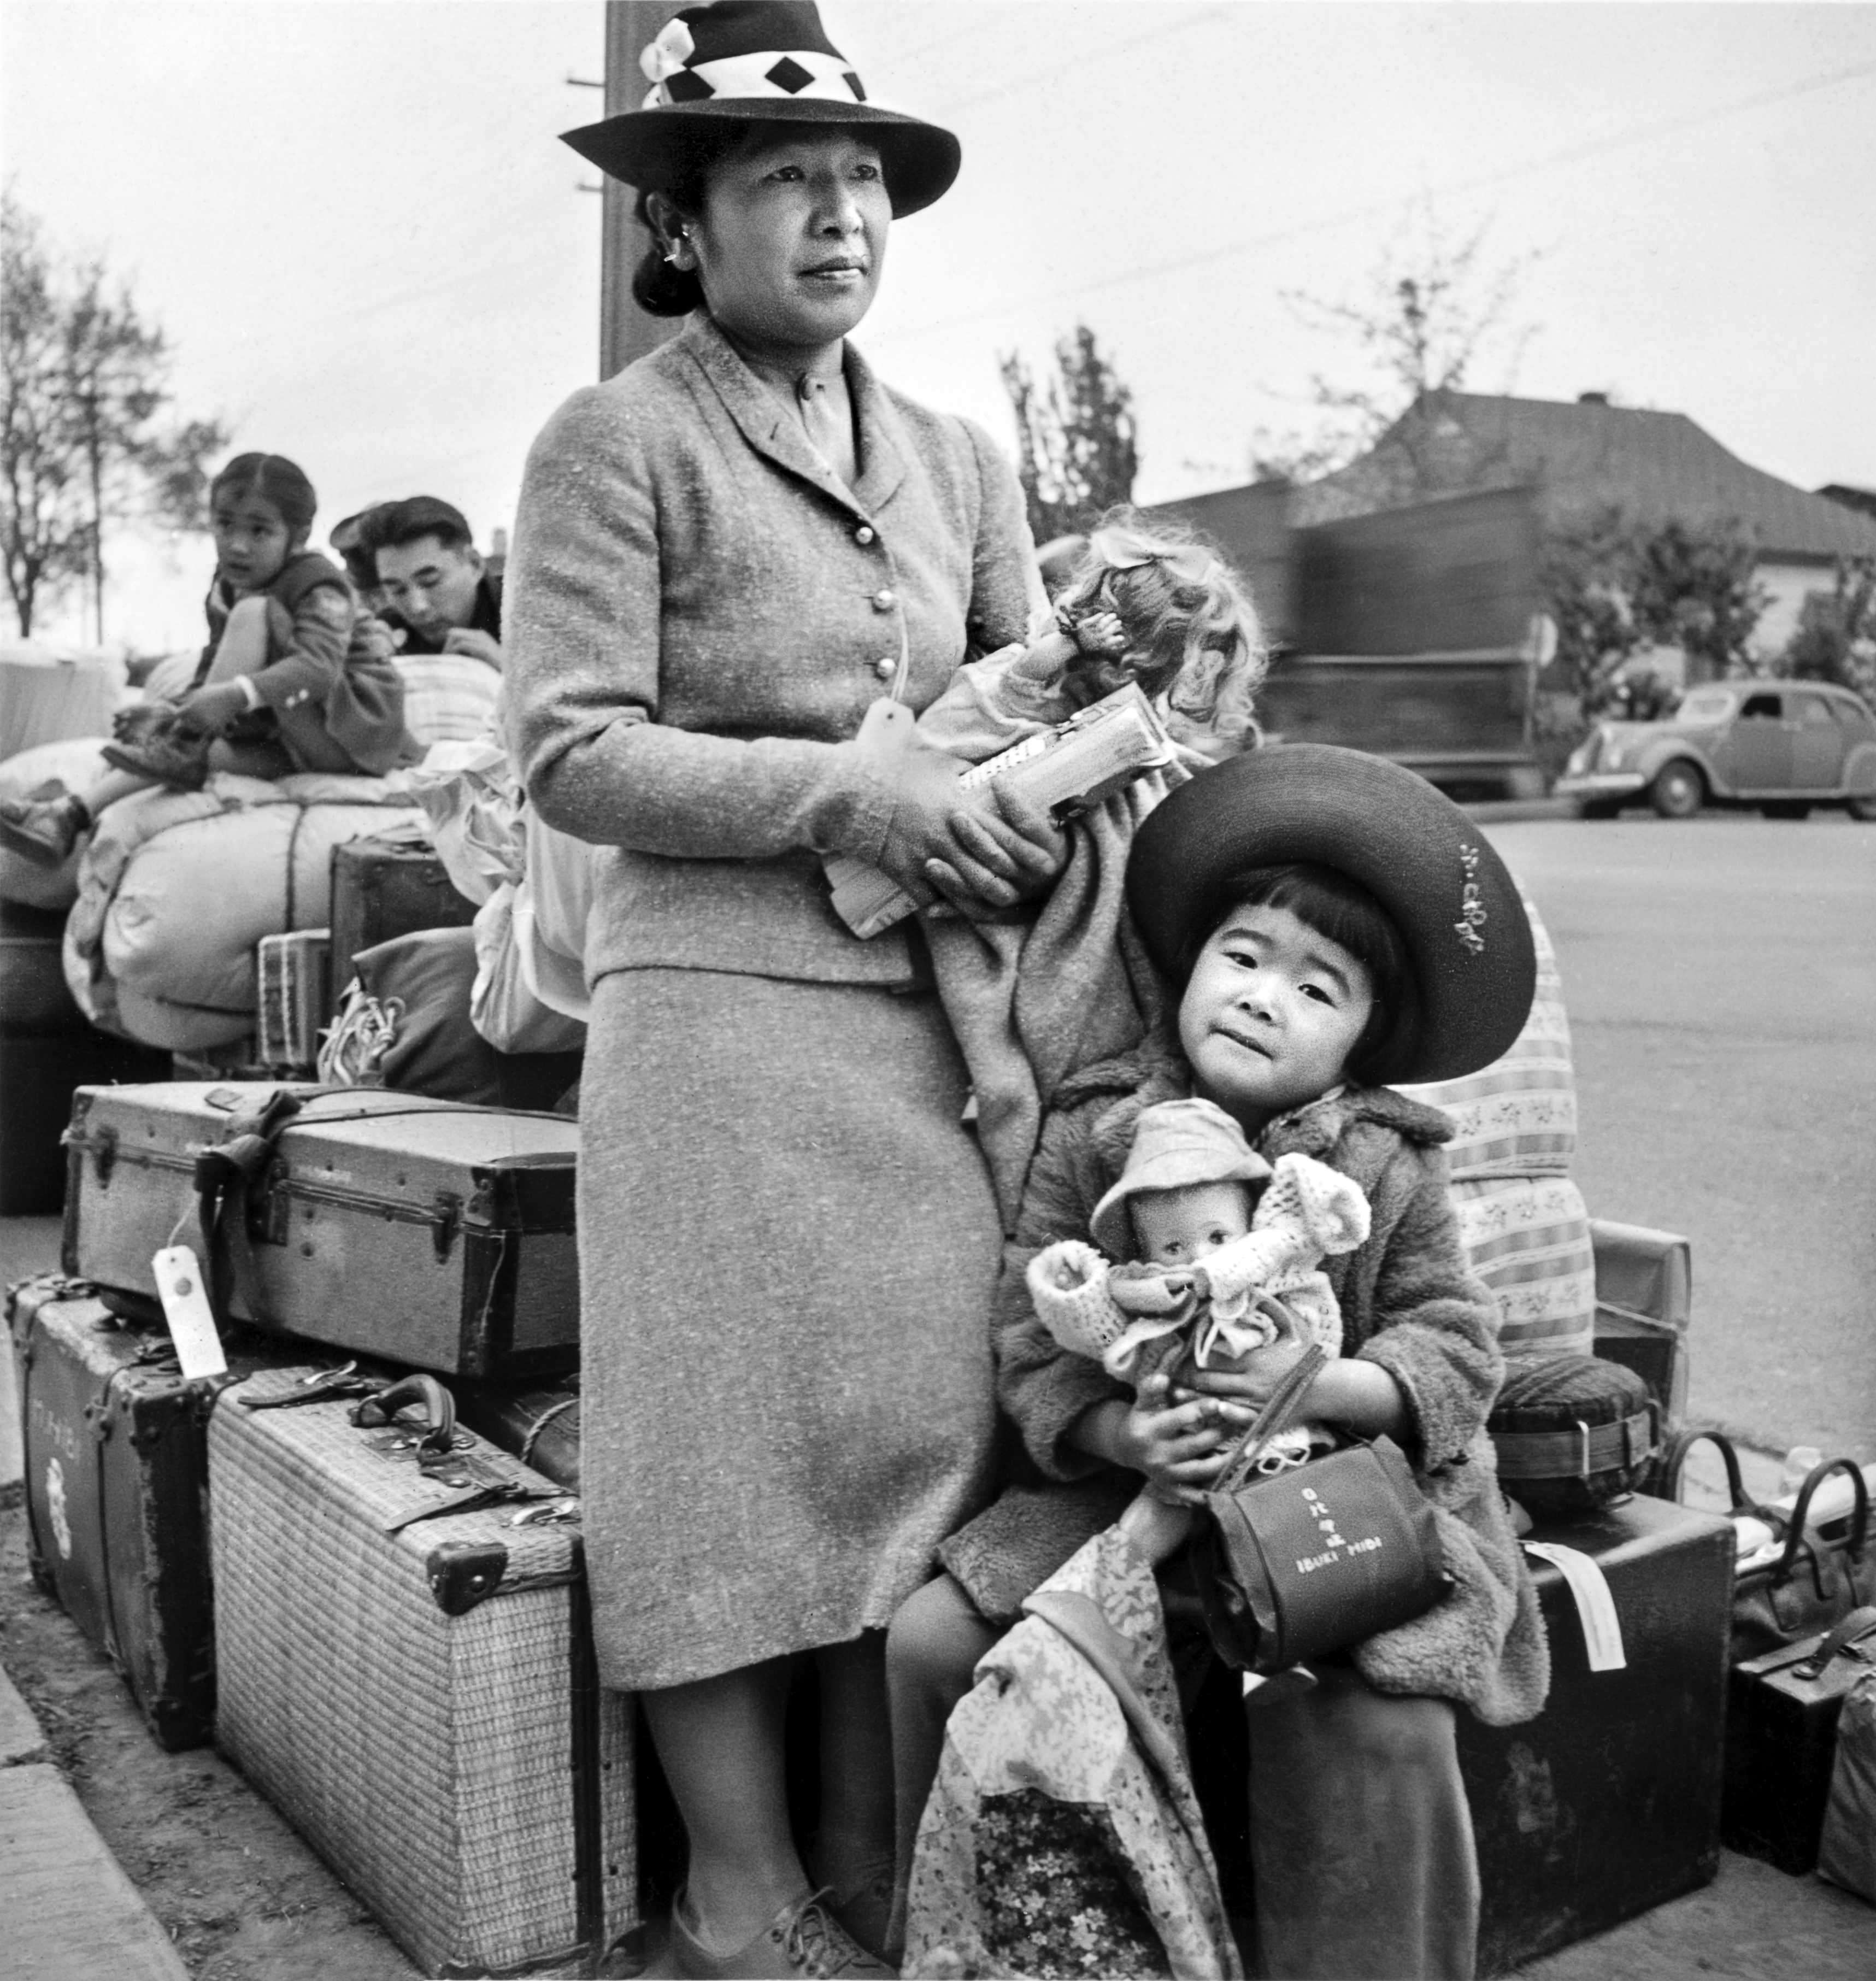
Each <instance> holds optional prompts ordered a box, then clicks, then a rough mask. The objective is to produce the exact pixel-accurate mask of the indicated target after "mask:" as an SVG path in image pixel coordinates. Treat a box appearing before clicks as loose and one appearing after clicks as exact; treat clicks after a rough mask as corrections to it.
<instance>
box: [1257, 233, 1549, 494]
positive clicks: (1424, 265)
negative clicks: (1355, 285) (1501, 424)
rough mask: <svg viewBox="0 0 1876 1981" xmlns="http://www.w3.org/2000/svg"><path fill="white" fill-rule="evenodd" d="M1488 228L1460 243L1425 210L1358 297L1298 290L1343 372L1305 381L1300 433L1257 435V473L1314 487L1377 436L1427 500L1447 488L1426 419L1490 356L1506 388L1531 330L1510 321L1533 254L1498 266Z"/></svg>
mask: <svg viewBox="0 0 1876 1981" xmlns="http://www.w3.org/2000/svg"><path fill="white" fill-rule="evenodd" d="M1490 225H1491V224H1490V222H1489V221H1482V222H1481V223H1480V224H1479V226H1477V227H1476V228H1474V229H1473V230H1472V232H1471V233H1470V234H1469V235H1465V237H1464V238H1460V239H1457V240H1455V238H1453V237H1452V235H1451V234H1449V231H1447V229H1446V228H1445V226H1444V225H1443V224H1442V221H1441V220H1440V218H1439V215H1438V214H1437V213H1436V212H1435V210H1434V208H1433V207H1432V205H1431V203H1430V202H1425V201H1423V202H1422V205H1420V207H1419V210H1418V211H1417V213H1416V215H1415V218H1414V219H1413V220H1412V222H1410V223H1409V225H1407V226H1406V227H1405V228H1402V231H1401V232H1400V233H1399V236H1398V237H1397V238H1395V240H1393V241H1391V242H1390V243H1389V245H1386V246H1385V247H1384V248H1383V249H1382V252H1381V255H1380V256H1379V259H1378V261H1376V263H1375V268H1374V269H1373V271H1372V274H1371V275H1369V279H1368V281H1367V285H1366V286H1365V288H1364V290H1363V291H1362V293H1360V294H1359V295H1355V296H1354V297H1352V298H1342V299H1340V300H1330V299H1326V298H1322V297H1320V296H1314V295H1309V294H1308V293H1306V292H1305V291H1297V290H1289V291H1285V293H1284V301H1286V303H1287V304H1288V305H1289V307H1290V308H1291V309H1292V311H1294V312H1295V314H1296V316H1297V317H1298V318H1299V319H1300V320H1301V321H1302V322H1304V323H1305V324H1306V325H1309V328H1312V330H1316V331H1320V332H1322V333H1323V334H1324V335H1327V336H1330V337H1332V338H1335V339H1336V340H1338V341H1339V342H1340V343H1341V344H1342V345H1343V347H1344V348H1345V351H1347V353H1348V361H1347V363H1346V364H1345V366H1344V368H1342V369H1341V370H1340V371H1338V372H1337V373H1336V374H1335V375H1329V374H1328V373H1326V372H1323V371H1316V372H1315V373H1312V375H1311V378H1310V386H1309V396H1308V400H1307V404H1308V405H1309V408H1310V413H1309V418H1308V419H1307V420H1306V423H1305V424H1304V425H1303V427H1302V428H1301V429H1300V430H1292V431H1289V432H1287V433H1277V432H1273V431H1270V430H1269V429H1260V430H1259V431H1258V433H1257V434H1255V435H1254V436H1253V437H1252V442H1251V448H1250V464H1251V469H1252V473H1253V474H1256V475H1257V476H1258V477H1259V478H1260V479H1262V478H1268V477H1270V476H1273V475H1281V476H1282V477H1283V478H1285V479H1286V480H1289V481H1313V480H1316V479H1318V478H1320V477H1322V475H1325V474H1330V473H1332V472H1333V471H1335V470H1336V469H1338V468H1343V467H1345V466H1346V465H1347V464H1349V462H1350V461H1353V460H1355V458H1357V457H1358V456H1359V455H1360V454H1362V453H1364V452H1365V451H1366V450H1367V449H1369V448H1372V446H1373V445H1374V444H1375V441H1378V440H1379V438H1381V436H1382V434H1384V433H1387V432H1389V430H1390V429H1394V430H1395V431H1394V433H1393V435H1392V438H1394V439H1395V441H1398V443H1399V446H1400V448H1401V449H1402V452H1403V454H1404V457H1405V458H1404V461H1402V470H1403V471H1405V472H1406V473H1408V474H1412V475H1414V476H1415V477H1417V478H1419V481H1420V482H1421V483H1422V488H1419V489H1415V490H1411V491H1407V492H1408V493H1409V494H1412V493H1417V492H1427V491H1433V490H1436V489H1438V488H1440V487H1441V484H1442V479H1444V478H1449V468H1448V464H1446V463H1445V461H1443V460H1442V458H1441V457H1440V454H1439V437H1438V431H1437V421H1436V418H1435V417H1434V416H1433V408H1435V406H1436V404H1437V395H1439V394H1440V393H1442V392H1457V391H1464V390H1465V389H1466V388H1467V387H1468V386H1469V385H1471V384H1472V381H1473V376H1474V373H1475V368H1476V367H1477V366H1478V365H1479V364H1480V363H1481V361H1482V359H1483V358H1484V356H1485V355H1486V354H1487V353H1488V351H1492V350H1494V349H1496V350H1497V351H1498V352H1499V353H1500V355H1501V362H1500V363H1499V365H1498V367H1497V369H1498V372H1499V375H1500V378H1501V380H1502V385H1501V389H1502V388H1503V387H1504V386H1506V385H1508V384H1509V382H1510V380H1511V378H1512V375H1513V373H1514V372H1515V370H1516V368H1517V362H1518V358H1520V357H1521V356H1522V354H1523V351H1524V349H1525V346H1526V345H1528V343H1529V342H1530V341H1531V339H1532V337H1533V336H1534V335H1535V334H1536V328H1535V325H1532V324H1528V323H1519V322H1517V321H1514V315H1513V308H1514V305H1515V301H1516V298H1517V294H1518V288H1519V287H1520V285H1522V282H1523V281H1524V278H1525V275H1526V274H1527V273H1528V271H1529V269H1530V267H1531V265H1532V262H1533V261H1535V255H1528V254H1527V255H1514V256H1513V257H1512V258H1510V259H1509V260H1508V261H1492V260H1491V259H1489V258H1488V256H1487V254H1486V250H1485V237H1486V235H1487V234H1488V231H1490Z"/></svg>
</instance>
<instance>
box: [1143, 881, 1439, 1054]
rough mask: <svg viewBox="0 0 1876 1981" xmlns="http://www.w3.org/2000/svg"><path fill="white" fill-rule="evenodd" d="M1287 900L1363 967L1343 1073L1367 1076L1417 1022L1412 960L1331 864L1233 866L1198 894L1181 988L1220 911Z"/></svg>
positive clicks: (1373, 904)
mask: <svg viewBox="0 0 1876 1981" xmlns="http://www.w3.org/2000/svg"><path fill="white" fill-rule="evenodd" d="M1259 907H1261V908H1287V909H1288V910H1289V912H1290V913H1291V914H1293V915H1294V916H1295V917H1296V919H1297V920H1298V921H1299V922H1301V923H1302V924H1303V925H1304V927H1306V928H1311V929H1313V930H1314V931H1316V934H1318V935H1319V936H1323V937H1327V939H1328V940H1329V941H1331V942H1332V943H1334V944H1335V945H1336V947H1338V948H1339V949H1345V950H1346V951H1348V953H1349V955H1351V956H1352V957H1354V958H1355V961H1356V962H1357V963H1359V964H1361V966H1362V968H1363V969H1365V971H1367V972H1368V977H1369V983H1370V984H1371V986H1372V988H1373V991H1374V999H1375V1005H1374V1009H1373V1010H1372V1011H1371V1012H1370V1013H1369V1015H1368V1023H1367V1024H1365V1026H1363V1027H1362V1034H1361V1037H1359V1038H1358V1039H1357V1040H1355V1045H1354V1047H1353V1050H1352V1051H1351V1052H1350V1053H1349V1057H1348V1062H1347V1071H1348V1075H1349V1078H1350V1079H1351V1080H1354V1081H1355V1082H1356V1083H1357V1084H1359V1085H1362V1086H1372V1085H1374V1084H1375V1070H1376V1069H1377V1068H1379V1067H1385V1066H1386V1065H1388V1064H1390V1063H1393V1062H1395V1061H1397V1060H1399V1057H1400V1054H1401V1050H1402V1048H1403V1047H1405V1046H1406V1045H1407V1044H1410V1043H1411V1041H1412V1037H1413V1035H1414V1034H1415V1032H1417V1031H1418V1030H1419V1023H1420V992H1419V981H1418V980H1417V979H1416V977H1415V975H1414V967H1413V960H1412V957H1410V956H1409V954H1408V951H1407V945H1406V944H1405V942H1404V941H1402V939H1401V933H1400V931H1399V928H1398V927H1395V922H1394V918H1393V917H1392V915H1390V914H1389V913H1388V911H1386V909H1385V908H1384V907H1382V905H1381V904H1380V903H1379V901H1376V900H1375V897H1374V896H1373V895H1372V894H1370V893H1369V891H1368V890H1367V889H1366V888H1365V887H1362V886H1361V885H1360V884H1359V882H1356V881H1352V880H1350V879H1349V877H1348V875H1347V874H1343V873H1340V872H1339V871H1337V870H1336V869H1335V868H1334V867H1318V866H1316V865H1313V864H1309V863H1306V862H1305V861H1292V862H1291V863H1289V864H1286V865H1283V866H1279V867H1239V870H1238V871H1236V873H1235V874H1226V875H1225V876H1223V877H1222V879H1220V880H1219V881H1216V882H1215V883H1214V884H1213V885H1212V887H1211V888H1210V889H1209V891H1208V892H1207V893H1206V894H1205V895H1204V896H1203V897H1202V899H1201V900H1200V901H1199V904H1198V907H1197V910H1196V912H1195V913H1194V914H1193V916H1192V925H1191V927H1190V928H1189V931H1188V932H1187V934H1186V942H1185V945H1184V947H1182V950H1181V951H1180V953H1179V985H1180V988H1181V991H1183V989H1184V987H1185V985H1186V983H1187V982H1188V981H1189V979H1190V978H1191V976H1192V971H1193V969H1194V967H1196V964H1197V963H1198V961H1199V952H1200V951H1202V949H1203V948H1204V947H1205V946H1206V944H1207V943H1208V942H1209V941H1211V939H1212V936H1213V935H1214V934H1216V932H1217V930H1218V927H1219V924H1220V923H1222V921H1224V919H1225V917H1226V916H1227V915H1230V914H1236V912H1237V911H1238V910H1239V909H1240V908H1259Z"/></svg>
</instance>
